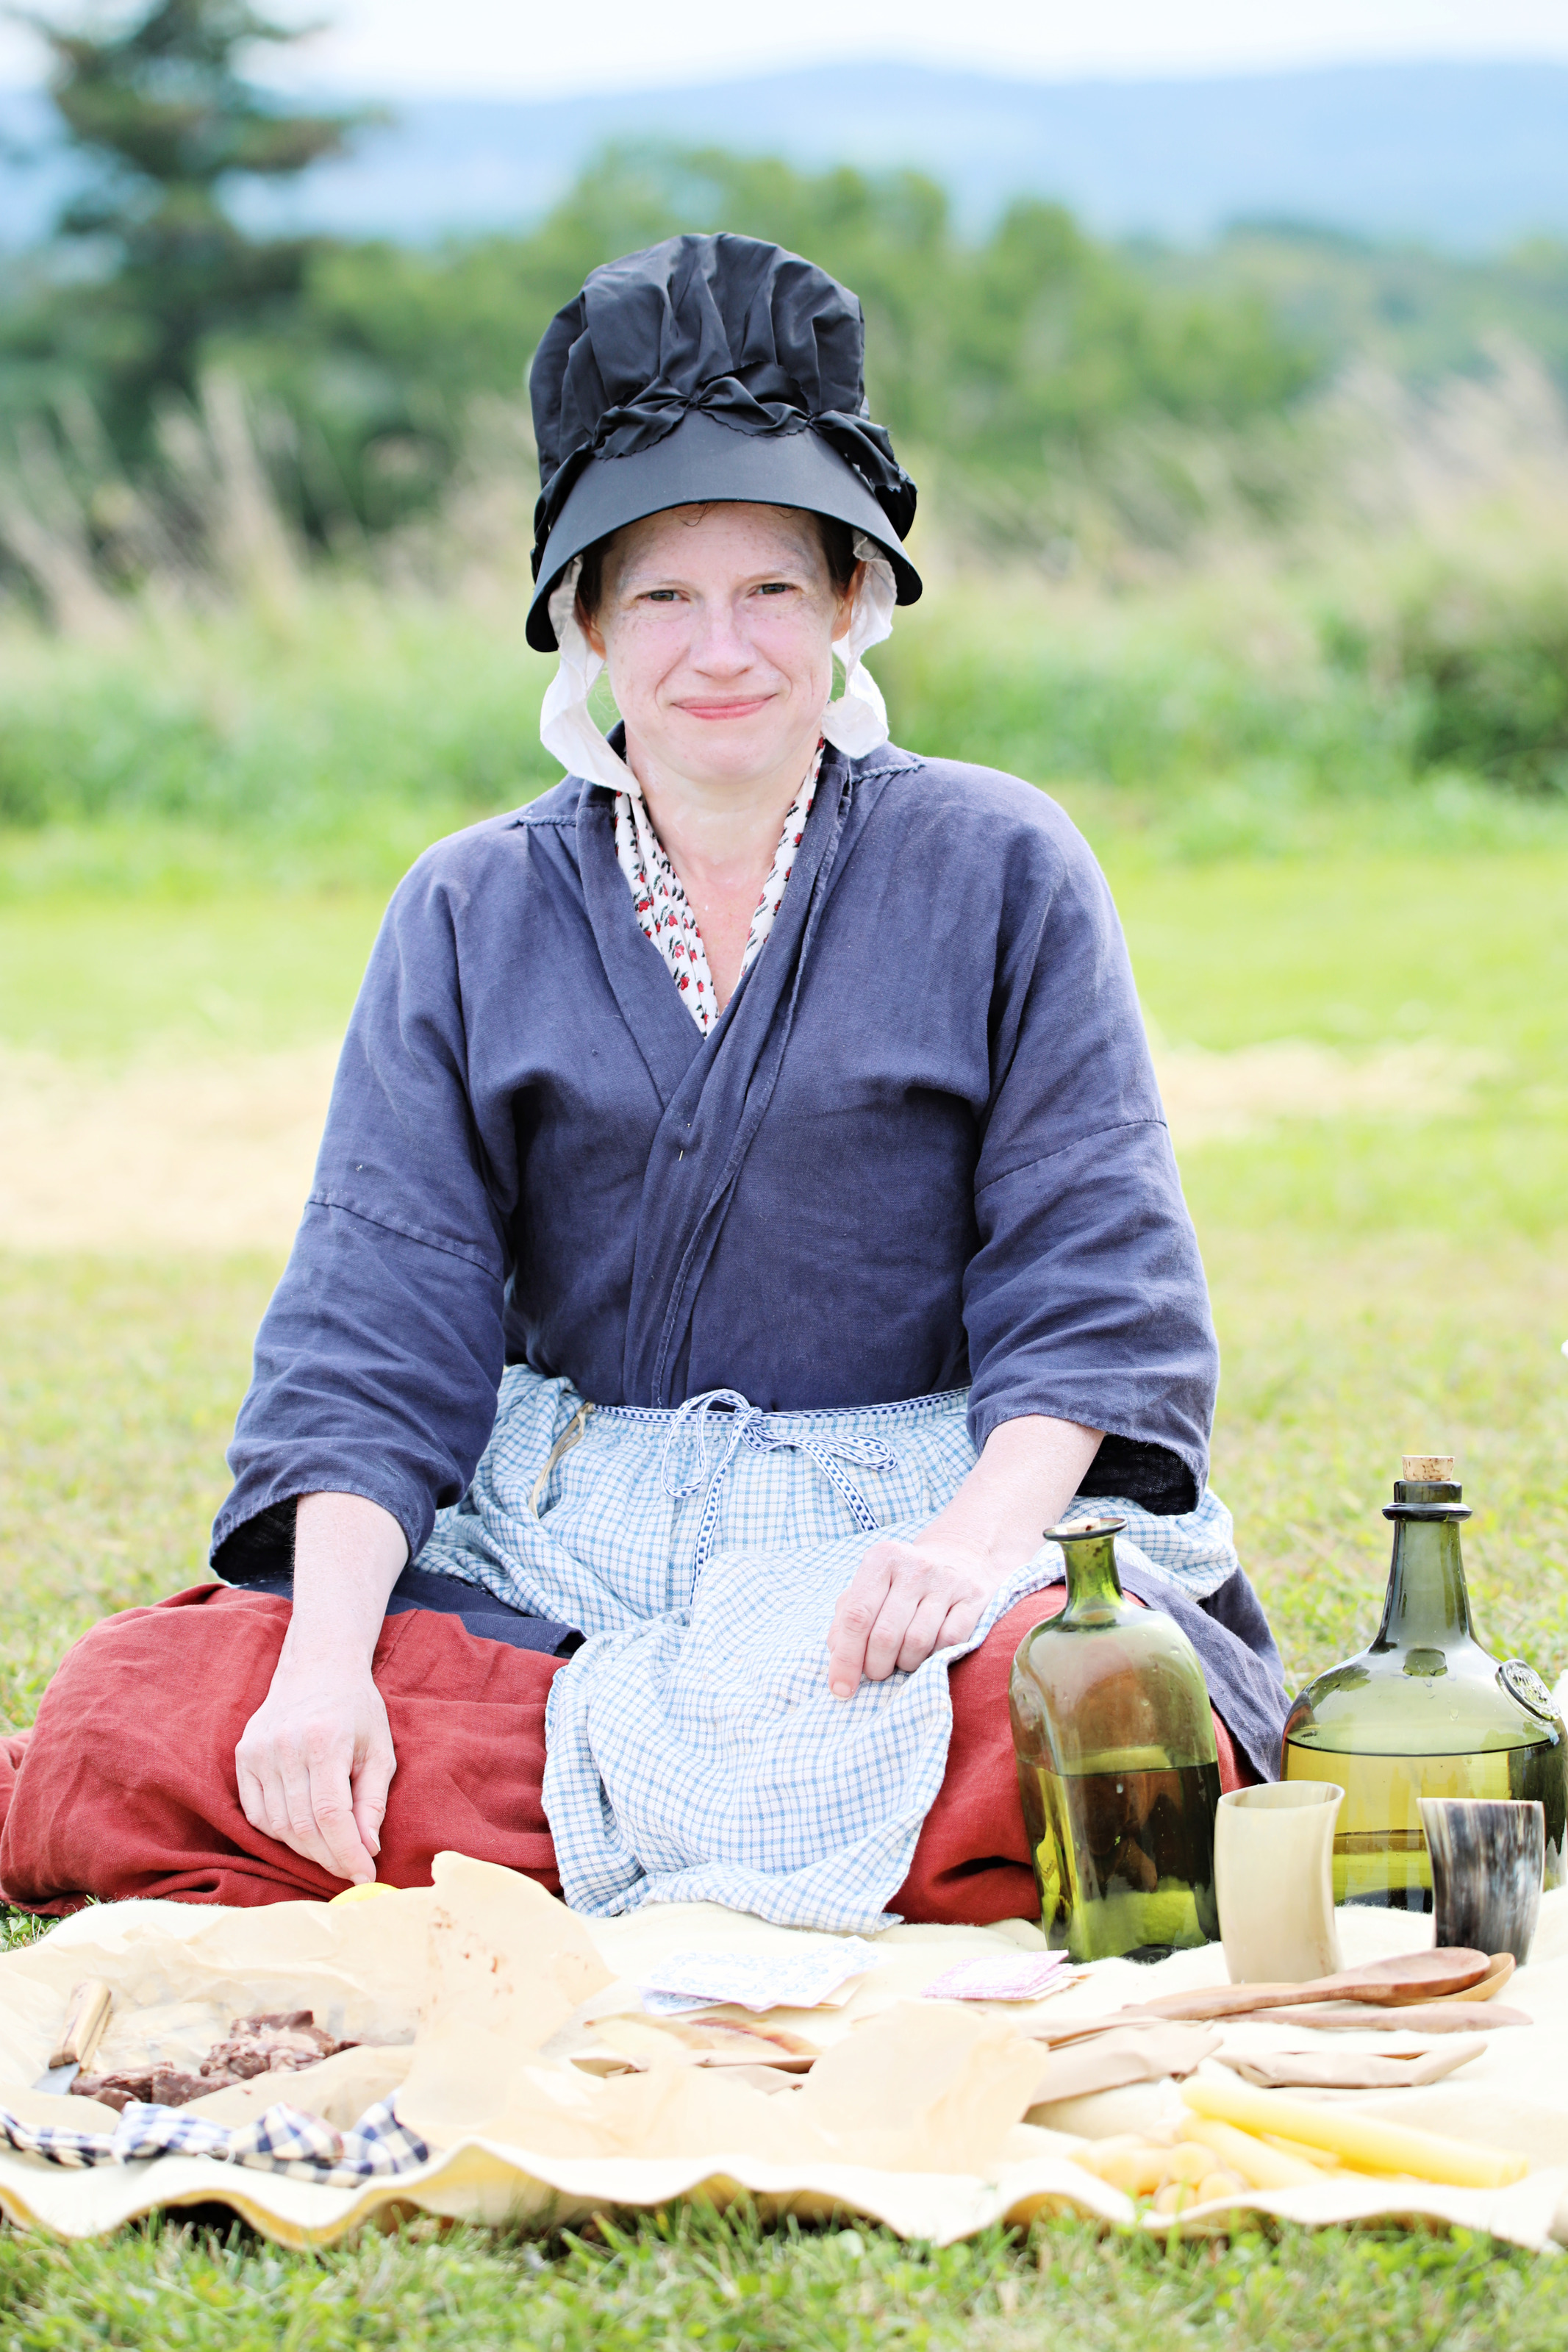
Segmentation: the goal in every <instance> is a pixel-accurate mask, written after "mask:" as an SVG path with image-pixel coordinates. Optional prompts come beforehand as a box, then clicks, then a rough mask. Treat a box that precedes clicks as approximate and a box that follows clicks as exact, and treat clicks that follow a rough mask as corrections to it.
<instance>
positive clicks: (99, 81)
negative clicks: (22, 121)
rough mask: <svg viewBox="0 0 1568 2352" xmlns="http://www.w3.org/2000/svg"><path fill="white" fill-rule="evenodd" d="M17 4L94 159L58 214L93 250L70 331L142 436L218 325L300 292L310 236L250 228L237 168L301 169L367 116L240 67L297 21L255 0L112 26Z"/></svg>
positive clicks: (339, 145) (260, 316)
mask: <svg viewBox="0 0 1568 2352" xmlns="http://www.w3.org/2000/svg"><path fill="white" fill-rule="evenodd" d="M16 13H17V14H18V15H19V16H22V20H23V21H24V22H26V23H27V24H29V25H30V26H32V27H33V29H34V30H35V31H36V32H37V34H38V35H39V36H40V37H41V38H42V39H43V40H44V41H45V42H46V43H47V47H48V48H49V50H50V52H51V54H52V58H53V68H52V71H51V73H50V77H49V89H50V94H51V96H52V98H53V100H54V103H55V107H56V109H57V112H58V114H59V116H60V118H61V121H62V122H63V124H64V127H65V131H66V135H67V138H68V141H69V142H70V144H71V145H72V146H73V147H75V148H76V149H77V150H78V152H79V153H80V154H81V155H82V156H83V157H84V158H85V159H86V161H87V163H88V166H89V177H88V181H87V184H86V185H85V186H84V187H83V188H82V189H81V190H80V191H79V192H78V194H76V195H75V196H74V197H73V198H72V200H71V202H70V203H69V204H68V205H67V206H66V208H65V210H64V212H63V213H62V215H60V218H59V221H58V223H57V230H58V234H59V235H60V236H62V237H67V238H71V239H77V240H84V241H86V248H85V249H86V250H87V252H88V253H89V254H90V255H91V257H92V259H93V263H94V265H95V266H94V267H93V268H91V269H89V271H88V272H86V273H85V275H84V278H83V279H82V280H81V281H80V282H78V284H77V286H75V287H74V288H73V289H72V291H71V295H70V298H69V309H70V311H71V313H72V320H71V325H70V327H69V329H68V332H67V334H66V337H65V341H66V342H67V343H68V345H70V346H73V347H74V350H75V355H76V357H77V359H78V362H87V366H86V373H89V376H91V377H95V378H96V379H97V380H98V383H99V389H100V397H101V399H102V401H103V404H104V407H105V409H106V412H107V421H108V423H109V425H110V430H111V432H112V433H113V435H114V437H115V439H116V440H117V441H118V442H119V443H120V446H121V447H122V448H123V449H127V450H128V451H130V450H133V449H134V448H135V447H136V446H137V445H138V443H139V442H140V441H141V438H142V436H143V435H144V433H145V430H146V427H147V425H148V421H149V418H150V415H151V413H152V408H153V407H154V405H155V404H156V402H157V400H158V398H159V397H160V395H162V394H167V393H170V392H174V393H182V394H185V395H187V396H189V395H190V394H192V392H193V390H194V383H195V375H196V372H197V368H198V364H199V359H200V353H201V349H202V346H203V344H204V341H206V340H207V339H208V338H209V337H211V336H212V335H214V334H218V333H224V332H228V331H245V330H247V329H254V328H256V327H258V326H267V325H277V323H279V322H280V321H281V320H284V319H286V318H287V312H288V311H289V310H290V309H291V308H292V307H293V305H294V304H295V303H297V301H298V297H299V294H300V290H301V287H302V284H303V280H304V274H305V269H306V265H307V262H308V257H309V255H310V252H311V249H312V240H310V239H308V238H302V237H270V238H257V237H252V236H247V235H246V233H245V231H244V230H243V229H242V228H241V227H240V226H238V225H237V223H236V222H235V220H234V218H233V217H232V215H231V214H230V213H229V211H228V209H227V206H226V198H227V195H228V192H229V190H230V189H231V188H232V186H233V184H234V183H235V181H238V180H243V179H246V178H261V179H266V180H271V181H277V180H280V179H287V178H288V177H290V176H292V175H293V174H294V173H298V172H303V171H304V170H305V169H306V168H307V167H308V165H309V164H311V163H316V162H318V161H319V159H320V158H322V157H323V156H329V155H334V154H339V153H340V152H342V151H343V149H344V148H345V146H346V145H347V143H348V141H349V138H350V134H351V132H352V131H353V130H354V129H355V128H356V127H357V125H358V124H359V123H361V122H362V121H365V120H366V119H367V118H366V117H364V116H362V115H347V114H316V113H298V112H290V111H288V110H287V109H286V108H284V107H283V106H282V105H280V104H279V103H278V102H277V101H276V100H274V99H273V98H272V97H271V95H270V94H269V93H268V92H267V91H265V90H263V89H258V88H257V87H256V85H255V84H254V83H253V82H249V81H247V80H246V79H245V78H244V76H243V73H242V71H241V69H240V60H241V59H242V58H243V56H244V53H245V52H246V50H247V49H250V48H253V47H255V46H256V45H257V44H258V43H277V44H283V43H287V42H291V41H294V40H297V39H298V38H299V37H300V35H299V34H298V31H296V30H295V29H293V28H292V27H289V26H283V25H279V24H277V23H275V22H273V21H272V20H271V19H270V18H268V17H266V16H262V15H260V14H259V13H258V12H257V11H256V9H255V8H253V7H251V6H249V5H247V0H152V5H147V6H144V7H142V8H141V10H140V11H139V12H138V13H137V14H136V16H134V18H133V20H132V21H131V23H130V24H128V25H127V24H123V23H122V24H121V25H120V26H119V28H118V29H116V30H114V31H113V32H111V33H110V32H104V31H100V30H95V29H94V28H93V27H92V26H91V25H90V24H89V23H86V22H83V21H81V20H78V22H76V23H74V24H73V23H68V22H64V21H62V20H61V18H60V17H59V16H58V15H55V16H38V15H35V14H32V13H30V12H24V11H17V12H16Z"/></svg>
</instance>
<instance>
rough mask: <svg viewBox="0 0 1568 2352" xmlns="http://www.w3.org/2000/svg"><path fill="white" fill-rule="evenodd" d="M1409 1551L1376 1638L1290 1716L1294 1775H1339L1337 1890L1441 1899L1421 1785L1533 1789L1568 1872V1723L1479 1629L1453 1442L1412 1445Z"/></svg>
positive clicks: (1393, 1899) (1365, 1898)
mask: <svg viewBox="0 0 1568 2352" xmlns="http://www.w3.org/2000/svg"><path fill="white" fill-rule="evenodd" d="M1403 1467H1404V1472H1405V1475H1404V1476H1403V1477H1402V1478H1399V1479H1396V1482H1395V1486H1394V1500H1393V1502H1392V1503H1391V1504H1388V1505H1385V1508H1384V1514H1383V1515H1384V1517H1385V1518H1387V1519H1392V1520H1393V1522H1394V1558H1393V1560H1392V1563H1391V1564H1390V1567H1389V1570H1388V1594H1387V1598H1386V1599H1385V1601H1384V1604H1383V1622H1382V1623H1381V1625H1379V1627H1378V1629H1377V1636H1376V1639H1375V1641H1374V1642H1373V1643H1372V1645H1371V1647H1370V1648H1369V1649H1365V1650H1363V1651H1362V1653H1361V1654H1360V1655H1359V1656H1358V1657H1354V1658H1351V1659H1349V1660H1347V1661H1346V1663H1345V1664H1343V1665H1341V1666H1333V1667H1331V1668H1330V1670H1329V1672H1328V1673H1327V1674H1326V1675H1319V1676H1318V1678H1317V1680H1316V1681H1315V1682H1312V1683H1309V1684H1308V1685H1307V1687H1306V1689H1305V1690H1304V1691H1303V1692H1302V1693H1301V1696H1300V1698H1298V1699H1297V1701H1296V1703H1295V1705H1294V1706H1293V1707H1292V1708H1291V1713H1290V1716H1289V1718H1288V1720H1287V1721H1286V1725H1285V1745H1284V1759H1283V1774H1282V1777H1283V1778H1284V1779H1285V1780H1336V1781H1338V1783H1339V1784H1340V1786H1341V1787H1342V1788H1343V1790H1344V1803H1343V1805H1342V1806H1341V1808H1340V1815H1339V1824H1338V1831H1337V1834H1336V1835H1335V1838H1334V1855H1333V1880H1334V1901H1335V1902H1336V1903H1363V1904H1373V1905H1376V1906H1380V1907H1382V1908H1384V1909H1386V1910H1392V1911H1430V1910H1431V1908H1432V1864H1431V1860H1430V1858H1429V1856H1428V1854H1427V1841H1426V1838H1425V1836H1424V1835H1423V1834H1422V1830H1421V1816H1420V1814H1419V1812H1418V1811H1416V1801H1417V1799H1418V1798H1421V1797H1533V1798H1539V1800H1540V1801H1541V1802H1542V1805H1543V1806H1544V1807H1545V1810H1546V1884H1547V1885H1548V1886H1559V1885H1562V1883H1563V1828H1564V1818H1565V1815H1568V1732H1565V1731H1564V1728H1563V1724H1562V1722H1561V1720H1560V1719H1559V1718H1558V1717H1557V1716H1556V1715H1554V1713H1553V1712H1552V1697H1551V1694H1550V1692H1549V1691H1548V1690H1547V1688H1546V1685H1545V1684H1544V1683H1543V1682H1542V1680H1541V1677H1540V1676H1539V1675H1537V1674H1536V1673H1535V1672H1534V1671H1533V1669H1532V1668H1531V1667H1530V1666H1527V1665H1526V1664H1524V1662H1523V1660H1522V1659H1520V1658H1511V1659H1509V1660H1508V1661H1507V1663H1506V1664H1503V1665H1499V1664H1498V1662H1497V1660H1496V1659H1495V1658H1493V1657H1490V1656H1489V1655H1488V1654H1487V1652H1486V1651H1485V1650H1483V1649H1482V1648H1481V1645H1480V1643H1479V1642H1478V1641H1477V1640H1476V1638H1475V1636H1474V1634H1473V1633H1471V1631H1470V1604H1469V1593H1468V1592H1467V1591H1466V1589H1465V1564H1464V1560H1463V1558H1462V1556H1461V1554H1460V1549H1459V1525H1460V1522H1461V1520H1464V1519H1468V1518H1469V1516H1470V1515H1469V1510H1468V1508H1467V1507H1465V1505H1464V1503H1463V1502H1462V1500H1461V1496H1462V1494H1463V1491H1464V1490H1463V1488H1462V1487H1461V1486H1458V1484H1457V1483H1456V1482H1455V1479H1454V1475H1453V1469H1454V1465H1453V1458H1452V1456H1451V1455H1449V1454H1406V1456H1405V1459H1404V1464H1403Z"/></svg>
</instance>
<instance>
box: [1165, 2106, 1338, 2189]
mask: <svg viewBox="0 0 1568 2352" xmlns="http://www.w3.org/2000/svg"><path fill="white" fill-rule="evenodd" d="M1181 2136H1182V2137H1183V2139H1186V2140H1196V2141H1197V2144H1198V2146H1199V2147H1206V2148H1207V2149H1208V2150H1209V2151H1210V2153H1211V2154H1212V2155H1213V2156H1214V2157H1215V2158H1217V2160H1218V2162H1219V2163H1220V2164H1222V2165H1224V2166H1225V2168H1226V2169H1227V2170H1228V2171H1230V2172H1239V2174H1240V2175H1241V2178H1242V2179H1243V2180H1245V2181H1246V2182H1247V2184H1248V2186H1249V2188H1251V2189H1301V2188H1303V2187H1304V2186H1305V2185H1306V2183H1307V2182H1308V2181H1312V2180H1321V2179H1322V2177H1323V2176H1322V2173H1321V2172H1320V2171H1319V2170H1318V2168H1317V2167H1316V2165H1313V2164H1306V2163H1303V2162H1302V2160H1301V2158H1300V2157H1299V2156H1286V2155H1285V2154H1284V2153H1283V2151H1282V2150H1281V2149H1280V2148H1277V2147H1266V2146H1265V2145H1264V2143H1263V2141H1262V2140H1260V2139H1254V2138H1253V2137H1252V2135H1251V2134H1250V2132H1244V2131H1238V2130H1237V2129H1236V2127H1235V2126H1234V2125H1233V2124H1226V2123H1220V2122H1219V2121H1218V2119H1217V2118H1215V2117H1213V2116H1188V2118H1187V2120H1186V2123H1184V2124H1183V2126H1182V2127H1181Z"/></svg>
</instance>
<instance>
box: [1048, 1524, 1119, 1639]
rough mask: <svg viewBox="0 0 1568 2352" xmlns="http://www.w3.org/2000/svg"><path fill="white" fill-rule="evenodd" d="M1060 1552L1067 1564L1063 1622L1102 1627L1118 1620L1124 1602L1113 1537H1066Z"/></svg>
mask: <svg viewBox="0 0 1568 2352" xmlns="http://www.w3.org/2000/svg"><path fill="white" fill-rule="evenodd" d="M1061 1550H1062V1556H1063V1558H1064V1559H1066V1562H1067V1606H1066V1608H1065V1609H1064V1610H1063V1611H1062V1612H1061V1622H1062V1623H1063V1624H1067V1625H1094V1624H1102V1625H1103V1624H1108V1623H1109V1622H1110V1621H1111V1620H1112V1619H1113V1617H1119V1616H1120V1615H1121V1614H1122V1612H1123V1610H1124V1608H1125V1606H1126V1603H1125V1601H1124V1599H1123V1596H1122V1580H1121V1578H1120V1577H1119V1576H1118V1575H1117V1573H1116V1538H1115V1536H1114V1534H1113V1533H1110V1532H1108V1533H1106V1534H1104V1535H1092V1536H1076V1537H1074V1536H1069V1537H1067V1538H1064V1539H1061Z"/></svg>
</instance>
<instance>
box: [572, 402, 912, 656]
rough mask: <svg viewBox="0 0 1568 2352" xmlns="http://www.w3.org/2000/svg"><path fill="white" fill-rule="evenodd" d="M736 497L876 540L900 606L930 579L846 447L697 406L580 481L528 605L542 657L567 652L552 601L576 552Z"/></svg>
mask: <svg viewBox="0 0 1568 2352" xmlns="http://www.w3.org/2000/svg"><path fill="white" fill-rule="evenodd" d="M730 500H735V501H737V502H739V503H742V504H745V505H753V506H770V507H794V508H799V509H804V510H805V511H806V512H808V513H810V514H821V515H827V516H829V517H831V519H832V520H834V521H837V522H842V523H847V524H848V525H849V526H850V528H851V530H859V531H863V532H864V533H865V535H866V537H867V538H868V539H871V540H874V541H875V542H876V544H877V546H878V547H879V548H880V549H881V550H882V551H883V553H885V555H886V557H887V560H888V562H889V564H890V565H891V566H892V570H893V576H894V583H895V587H896V591H897V597H898V602H899V603H900V604H914V603H915V601H916V599H917V598H918V597H919V594H920V587H921V583H920V574H919V573H918V572H916V571H915V566H914V565H913V564H912V563H911V562H910V561H909V559H908V557H907V556H906V555H905V554H904V551H903V550H902V549H901V548H900V546H899V544H898V541H897V538H896V536H895V534H894V531H893V530H891V529H890V527H889V523H888V519H887V516H886V515H885V513H884V512H883V509H882V507H881V506H880V505H879V504H878V502H877V500H876V499H874V498H873V495H872V493H871V491H870V490H869V489H867V488H866V487H865V485H864V483H863V482H862V480H861V478H860V477H859V475H858V474H856V472H855V471H854V468H853V467H852V466H851V465H850V464H849V462H848V460H847V459H845V458H843V457H841V456H840V455H839V453H838V451H837V450H836V449H834V448H832V447H831V446H830V444H829V443H828V442H827V441H826V440H825V439H824V438H823V437H822V436H821V434H819V433H816V432H813V431H812V430H811V429H810V426H809V425H804V422H803V429H801V430H800V431H797V432H788V433H767V434H758V433H743V432H737V431H736V430H735V429H734V428H733V427H732V426H729V425H721V424H719V423H718V422H717V421H716V419H715V418H714V417H713V416H711V415H707V414H706V413H705V412H704V411H702V410H700V409H692V410H690V411H689V412H688V413H687V415H685V416H684V417H683V418H682V420H681V422H680V423H679V424H678V425H676V426H675V428H674V431H673V432H670V433H667V434H666V435H665V436H664V439H663V440H661V441H657V442H655V443H654V444H653V446H652V447H651V448H643V449H637V450H633V451H631V452H629V453H628V454H627V455H626V456H624V457H598V456H596V457H590V458H589V459H588V461H587V463H586V464H585V465H584V466H583V467H582V470H581V472H580V474H579V475H578V477H577V479H576V480H575V482H574V483H573V484H572V487H571V488H570V492H569V493H568V495H567V498H566V500H565V502H564V504H563V505H562V507H561V509H560V512H559V515H558V516H557V518H556V521H555V527H554V529H553V530H551V532H550V534H549V540H548V541H546V544H545V551H544V554H543V556H542V558H541V559H540V562H539V570H538V584H537V586H536V588H535V591H534V597H533V602H532V604H530V605H529V607H528V630H527V635H528V643H529V645H530V646H532V647H533V648H534V650H535V652H536V653H541V654H548V653H554V652H556V651H557V650H558V646H557V640H556V634H555V630H554V628H553V626H552V625H551V622H550V616H549V600H550V596H551V594H552V593H553V592H554V590H555V589H556V588H557V586H558V585H559V582H560V579H561V576H562V574H563V573H564V572H565V571H566V569H567V566H568V565H569V564H570V562H571V561H572V559H573V557H574V556H578V555H580V554H581V553H582V552H583V551H584V550H585V549H587V548H590V547H591V546H592V545H593V544H594V542H595V541H597V540H601V539H606V538H608V537H609V535H610V533H611V532H612V531H615V530H620V529H621V528H622V524H624V523H629V522H639V521H641V520H642V519H643V517H644V516H645V515H652V514H663V513H664V512H665V511H666V510H667V509H669V508H671V507H685V506H705V505H709V504H717V503H720V502H727V501H730Z"/></svg>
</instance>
